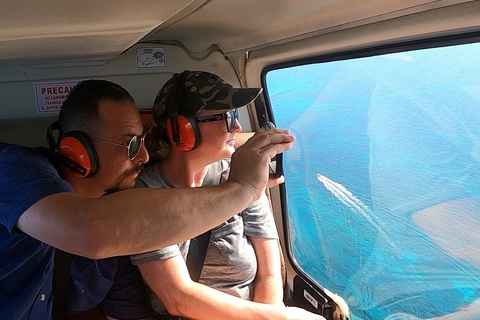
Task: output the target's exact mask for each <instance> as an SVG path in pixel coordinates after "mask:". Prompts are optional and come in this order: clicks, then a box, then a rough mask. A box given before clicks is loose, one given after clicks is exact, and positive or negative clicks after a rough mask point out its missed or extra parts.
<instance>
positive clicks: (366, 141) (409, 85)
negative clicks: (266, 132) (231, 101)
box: [266, 44, 480, 320]
mask: <svg viewBox="0 0 480 320" xmlns="http://www.w3.org/2000/svg"><path fill="white" fill-rule="evenodd" d="M266 87H267V91H268V95H269V100H270V103H271V106H272V109H273V113H274V116H275V122H276V125H277V127H280V128H287V129H290V130H291V131H292V132H293V133H294V134H295V136H296V138H297V141H296V142H295V145H294V147H293V149H292V150H291V151H289V152H287V153H285V155H284V168H285V177H286V184H285V187H286V197H287V207H288V208H287V210H288V219H289V228H288V230H289V232H288V237H289V241H290V246H291V248H292V254H293V256H294V258H295V259H296V261H297V262H298V264H299V266H300V268H301V269H303V270H304V272H305V273H306V274H308V275H309V276H310V277H311V278H313V279H314V280H315V281H316V282H318V283H319V284H321V285H322V286H324V287H325V288H327V289H329V290H331V291H333V292H336V293H337V294H339V295H340V296H342V297H343V298H344V299H345V300H346V301H347V303H348V304H349V307H350V310H351V312H352V319H375V320H376V319H388V320H411V319H435V320H444V319H448V320H454V319H461V320H467V319H480V299H479V298H480V231H479V230H480V214H479V211H480V199H479V195H480V190H479V189H480V163H479V162H480V129H479V128H480V45H479V44H467V45H458V46H451V47H442V48H433V49H423V50H414V51H408V52H400V53H393V54H384V55H378V56H371V57H366V58H365V57H364V58H357V59H349V60H342V61H333V62H324V63H316V64H308V65H302V66H294V67H287V68H282V69H275V70H270V71H268V72H267V74H266ZM447 315H448V316H447Z"/></svg>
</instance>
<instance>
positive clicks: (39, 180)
mask: <svg viewBox="0 0 480 320" xmlns="http://www.w3.org/2000/svg"><path fill="white" fill-rule="evenodd" d="M3 146H4V145H3ZM0 181H1V183H0V224H2V225H4V226H6V228H7V229H8V230H9V232H10V233H17V232H19V230H18V229H15V228H14V226H15V223H16V222H17V220H18V218H19V217H20V216H21V215H22V214H23V212H25V210H27V209H28V208H29V207H31V206H32V205H33V204H34V203H36V202H37V201H38V200H40V199H43V198H45V197H47V196H49V195H52V194H55V193H60V192H74V191H73V188H72V186H71V185H70V184H69V183H68V182H67V181H65V180H64V179H62V178H61V177H60V176H59V174H58V172H57V170H56V169H55V166H54V165H53V164H52V162H51V161H50V160H49V159H48V157H47V151H46V149H44V148H35V149H32V148H25V147H20V146H13V145H11V146H7V147H3V148H0Z"/></svg>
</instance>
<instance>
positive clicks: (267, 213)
mask: <svg viewBox="0 0 480 320" xmlns="http://www.w3.org/2000/svg"><path fill="white" fill-rule="evenodd" d="M241 215H242V218H243V223H244V226H245V235H247V236H251V237H259V238H269V239H278V232H277V227H276V225H275V220H274V218H273V214H272V211H271V210H270V204H269V202H268V198H267V196H266V194H262V196H261V197H260V198H259V199H258V200H256V201H254V202H253V203H252V204H251V205H250V206H248V207H247V208H246V209H245V210H243V212H242V213H241Z"/></svg>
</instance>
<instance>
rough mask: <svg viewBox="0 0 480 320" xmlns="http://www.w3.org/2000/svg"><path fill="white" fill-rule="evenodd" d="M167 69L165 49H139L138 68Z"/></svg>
mask: <svg viewBox="0 0 480 320" xmlns="http://www.w3.org/2000/svg"><path fill="white" fill-rule="evenodd" d="M162 67H165V48H164V47H143V48H137V68H139V69H146V68H162Z"/></svg>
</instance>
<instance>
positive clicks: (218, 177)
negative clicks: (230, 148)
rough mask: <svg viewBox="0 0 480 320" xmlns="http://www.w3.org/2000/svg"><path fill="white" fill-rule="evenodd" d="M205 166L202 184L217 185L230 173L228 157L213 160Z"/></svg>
mask: <svg viewBox="0 0 480 320" xmlns="http://www.w3.org/2000/svg"><path fill="white" fill-rule="evenodd" d="M207 167H208V170H207V174H206V176H205V179H204V182H203V185H206V186H207V185H217V184H222V183H224V182H225V181H227V179H228V174H229V173H230V159H227V158H226V159H222V160H219V161H216V162H213V163H211V164H209V165H208V166H207Z"/></svg>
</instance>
